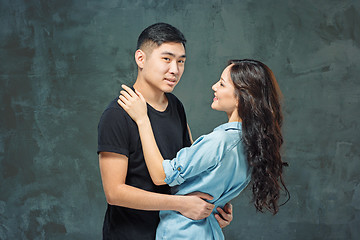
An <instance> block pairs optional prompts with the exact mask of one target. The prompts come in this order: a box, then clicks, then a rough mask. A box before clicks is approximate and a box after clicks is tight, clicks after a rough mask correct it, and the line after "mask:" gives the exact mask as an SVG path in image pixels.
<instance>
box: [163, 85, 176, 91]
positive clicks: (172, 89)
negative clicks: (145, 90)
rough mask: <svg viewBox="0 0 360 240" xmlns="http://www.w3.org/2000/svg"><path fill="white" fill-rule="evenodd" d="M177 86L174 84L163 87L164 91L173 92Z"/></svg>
mask: <svg viewBox="0 0 360 240" xmlns="http://www.w3.org/2000/svg"><path fill="white" fill-rule="evenodd" d="M175 86H176V85H174V86H165V87H163V88H162V91H163V92H166V93H171V92H172V91H174V88H175Z"/></svg>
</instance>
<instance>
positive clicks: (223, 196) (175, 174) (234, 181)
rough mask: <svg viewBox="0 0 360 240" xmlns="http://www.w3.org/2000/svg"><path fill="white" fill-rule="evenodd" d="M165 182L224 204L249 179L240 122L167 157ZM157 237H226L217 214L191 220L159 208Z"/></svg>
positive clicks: (179, 191) (181, 191)
mask: <svg viewBox="0 0 360 240" xmlns="http://www.w3.org/2000/svg"><path fill="white" fill-rule="evenodd" d="M163 167H164V170H165V174H166V178H165V182H166V183H167V184H168V185H170V186H175V187H173V194H179V195H184V194H188V193H191V192H196V191H198V192H203V193H208V194H209V195H211V196H213V197H214V199H213V200H211V201H210V202H211V203H213V204H215V208H214V212H216V207H221V208H222V207H224V205H225V204H226V203H227V202H229V201H230V200H231V199H233V198H235V197H236V196H238V195H239V194H240V192H241V191H242V190H243V189H244V188H245V187H246V186H247V184H248V183H249V181H250V178H251V176H250V175H251V174H250V169H249V166H248V163H247V160H246V156H245V153H244V146H243V144H242V141H241V123H239V122H231V123H225V124H222V125H220V126H218V127H217V128H215V129H214V131H213V132H212V133H210V134H207V135H203V136H201V137H199V138H198V139H197V140H196V141H195V142H194V143H193V144H192V145H191V146H190V147H188V148H183V149H181V150H180V151H179V152H178V153H177V155H176V157H175V158H174V159H172V160H164V161H163ZM156 239H172V240H173V239H196V240H202V239H206V240H208V239H216V240H218V239H224V235H223V233H222V230H221V228H220V226H219V224H218V222H217V220H216V218H215V216H214V214H211V215H210V216H209V217H207V218H205V219H202V220H197V221H195V220H191V219H189V218H187V217H184V216H183V215H181V214H180V213H178V212H176V211H160V223H159V226H158V228H157V231H156Z"/></svg>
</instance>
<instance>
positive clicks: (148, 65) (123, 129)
mask: <svg viewBox="0 0 360 240" xmlns="http://www.w3.org/2000/svg"><path fill="white" fill-rule="evenodd" d="M185 42H186V40H185V38H184V36H183V34H182V33H181V32H180V31H179V30H178V29H176V28H174V27H173V26H171V25H169V24H165V23H158V24H154V25H151V26H150V27H148V28H146V29H145V30H144V31H143V32H142V33H141V34H140V36H139V39H138V45H137V49H138V50H137V51H136V52H135V61H136V63H137V65H138V75H137V79H136V82H135V84H134V86H133V88H134V89H136V90H138V91H140V92H141V93H142V95H143V96H144V97H145V99H146V101H147V103H148V115H149V118H150V121H151V125H152V128H153V130H154V135H155V139H156V142H157V144H158V147H159V149H160V152H161V154H162V155H163V157H164V158H165V159H171V158H173V157H175V156H176V153H177V152H178V151H179V150H180V149H181V148H183V147H187V146H190V145H191V135H190V130H189V128H188V125H187V121H186V116H185V111H184V108H183V105H182V104H181V102H180V101H179V100H178V99H177V98H176V97H175V96H174V95H173V94H171V92H172V91H173V89H174V87H175V86H176V84H177V83H178V81H179V80H180V78H181V76H182V73H183V71H184V63H185V59H186V56H185ZM116 100H117V99H115V100H113V101H112V102H111V103H110V104H109V106H108V107H107V108H106V110H105V111H104V113H103V115H102V117H101V119H100V122H99V126H98V134H99V135H98V153H99V164H100V171H101V178H102V183H103V187H104V192H105V195H106V199H107V202H108V208H107V211H106V214H105V220H104V226H103V239H141V240H143V239H145V240H146V239H149V240H150V239H155V233H156V227H157V225H158V223H159V216H158V214H159V212H158V211H159V210H174V211H178V212H180V213H181V214H182V215H184V216H186V217H188V218H191V219H195V220H196V219H202V218H205V217H207V216H209V215H210V214H211V212H212V209H213V207H214V206H213V205H212V204H210V203H208V202H207V201H206V200H210V199H211V196H209V195H207V194H205V193H194V194H191V195H187V196H179V195H170V188H169V187H168V186H167V185H165V186H156V185H154V184H153V182H152V180H151V178H150V175H149V172H148V170H147V168H146V164H145V161H144V156H143V152H142V147H141V141H140V137H139V132H138V129H137V125H136V124H135V122H134V121H133V120H132V119H131V118H130V117H129V116H128V114H127V113H126V112H125V111H124V110H123V109H122V108H121V107H120V106H119V105H118V104H117V102H116ZM225 208H226V209H225V211H224V210H222V209H218V211H219V212H220V214H221V216H222V217H220V216H218V215H217V216H216V217H217V219H218V221H219V224H220V226H222V227H223V226H226V225H228V224H229V222H230V221H231V220H232V212H231V211H232V210H231V205H227V207H225Z"/></svg>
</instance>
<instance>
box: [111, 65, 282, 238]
mask: <svg viewBox="0 0 360 240" xmlns="http://www.w3.org/2000/svg"><path fill="white" fill-rule="evenodd" d="M123 88H124V89H125V90H126V91H121V95H120V97H119V101H118V102H119V104H120V105H121V106H122V107H123V108H124V110H125V111H126V112H127V113H128V114H129V115H130V116H131V117H132V118H133V120H134V121H135V122H136V123H137V125H138V128H139V133H140V138H141V142H142V148H143V152H144V157H145V161H146V164H147V167H148V170H149V173H150V176H151V178H152V180H153V182H154V183H155V184H157V185H162V184H168V185H170V186H173V194H180V195H184V194H189V193H192V192H195V191H199V192H204V193H208V194H209V195H211V196H213V199H212V200H211V201H210V202H211V203H213V204H214V205H215V206H216V207H223V206H224V205H225V204H226V203H227V202H228V201H230V200H231V199H233V198H235V197H236V196H238V195H239V194H240V192H241V191H242V190H243V189H244V188H245V187H246V186H247V185H248V184H249V183H250V182H251V184H252V192H253V201H254V205H255V207H256V209H257V210H259V211H261V212H263V210H264V209H267V210H269V211H270V212H272V213H273V214H276V213H277V212H278V206H279V205H278V200H279V196H280V190H281V186H282V187H283V190H284V191H285V192H286V193H288V191H287V189H286V186H285V185H284V182H283V178H282V172H283V166H284V165H286V163H284V162H282V160H281V156H280V146H281V145H282V143H283V138H282V134H281V131H280V127H281V124H282V114H281V108H280V103H279V98H280V90H279V87H278V84H277V82H276V79H275V77H274V75H273V73H272V71H271V70H270V69H269V68H268V67H267V66H266V65H265V64H263V63H261V62H259V61H255V60H232V61H229V65H228V66H227V67H226V68H225V69H224V71H223V73H222V75H221V78H220V80H219V81H218V82H217V83H215V84H214V85H213V86H212V89H213V90H214V99H213V102H212V104H211V107H212V109H214V110H218V111H224V112H225V113H226V114H227V116H228V119H229V121H228V122H227V123H224V124H222V125H220V126H218V127H217V128H215V129H214V131H213V132H211V133H209V134H207V135H203V136H201V137H199V138H198V139H197V140H196V141H195V142H194V143H193V144H192V145H191V146H190V147H188V148H183V149H181V150H180V151H179V152H178V153H177V155H176V157H175V158H174V159H172V160H164V159H163V158H162V156H161V153H160V151H159V149H158V148H157V145H156V142H155V138H154V135H153V132H152V128H151V123H150V121H149V118H148V116H147V105H146V101H145V99H144V98H143V96H142V95H141V93H140V92H137V91H136V90H135V92H134V91H132V90H131V89H130V88H128V87H126V86H124V85H123ZM215 209H216V208H215ZM214 211H215V212H216V210H214ZM156 238H157V239H180V238H182V239H196V238H197V239H224V235H223V233H222V231H221V228H220V226H219V224H218V223H217V220H216V219H215V215H213V214H212V215H210V216H209V217H208V218H205V219H202V220H196V221H194V220H191V219H189V218H186V217H184V216H183V215H181V214H180V213H178V212H175V211H160V224H159V226H158V228H157V232H156Z"/></svg>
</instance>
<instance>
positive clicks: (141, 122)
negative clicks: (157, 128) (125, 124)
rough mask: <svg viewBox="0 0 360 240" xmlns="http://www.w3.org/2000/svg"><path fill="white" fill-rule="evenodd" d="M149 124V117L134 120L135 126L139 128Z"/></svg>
mask: <svg viewBox="0 0 360 240" xmlns="http://www.w3.org/2000/svg"><path fill="white" fill-rule="evenodd" d="M149 123H150V119H149V117H148V116H147V115H146V116H145V117H142V118H140V119H137V120H136V124H137V125H138V126H139V127H141V126H143V125H147V124H149Z"/></svg>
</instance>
